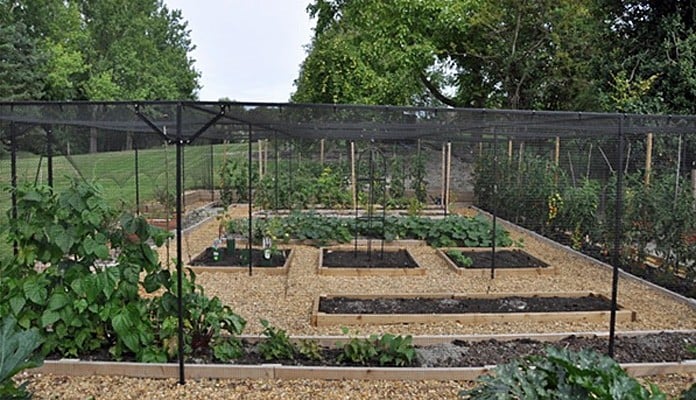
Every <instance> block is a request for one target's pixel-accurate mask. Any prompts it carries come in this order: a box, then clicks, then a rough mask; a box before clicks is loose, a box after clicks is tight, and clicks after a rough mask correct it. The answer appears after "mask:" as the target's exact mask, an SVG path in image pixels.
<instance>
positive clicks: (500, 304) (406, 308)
mask: <svg viewBox="0 0 696 400" xmlns="http://www.w3.org/2000/svg"><path fill="white" fill-rule="evenodd" d="M610 309H611V303H610V301H609V300H608V299H606V298H604V297H601V296H594V295H589V296H584V297H560V296H552V297H522V296H509V297H500V298H488V299H485V298H465V299H458V298H376V299H358V298H350V297H341V296H336V297H322V298H320V300H319V311H320V312H324V313H327V314H468V313H472V314H473V313H485V314H493V313H528V312H572V311H607V310H610Z"/></svg>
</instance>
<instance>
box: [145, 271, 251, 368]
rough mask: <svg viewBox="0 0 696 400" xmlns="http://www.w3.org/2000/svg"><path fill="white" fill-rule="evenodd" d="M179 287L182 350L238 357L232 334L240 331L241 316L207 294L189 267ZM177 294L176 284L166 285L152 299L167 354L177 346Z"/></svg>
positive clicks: (200, 353)
mask: <svg viewBox="0 0 696 400" xmlns="http://www.w3.org/2000/svg"><path fill="white" fill-rule="evenodd" d="M182 288H183V299H182V300H183V303H184V304H186V307H185V308H184V313H183V318H184V326H185V328H186V329H187V333H186V336H185V346H186V348H185V349H184V353H185V354H191V355H194V356H199V355H206V354H209V353H210V351H212V352H213V355H214V356H215V357H216V358H218V359H219V360H220V361H227V360H229V359H232V358H237V357H239V356H241V354H242V351H241V343H240V342H239V341H238V339H237V338H235V336H236V335H239V334H241V333H242V331H243V330H244V327H245V325H246V321H245V320H244V318H242V317H240V316H239V315H237V314H235V313H234V312H233V311H232V309H231V308H230V307H229V306H226V305H223V304H222V302H221V301H220V299H219V298H218V297H213V298H210V297H207V296H206V295H205V292H204V290H203V287H202V286H201V285H199V284H197V283H196V274H195V273H194V272H193V271H192V270H191V269H187V276H184V279H183V281H182ZM177 294H178V290H177V289H176V285H171V284H169V290H168V291H166V292H165V293H163V294H162V296H160V297H157V298H155V299H154V300H153V311H154V312H155V315H156V316H157V320H158V321H163V322H162V324H161V326H160V329H159V337H160V341H161V343H163V349H164V350H165V351H166V352H167V353H168V356H169V357H172V356H173V355H174V354H175V353H176V350H177V348H178V347H177V344H178V343H177V342H176V341H175V338H176V335H177V329H178V325H177V324H175V323H174V322H175V321H176V319H177V315H178V305H177V304H178V303H177ZM223 334H225V335H223Z"/></svg>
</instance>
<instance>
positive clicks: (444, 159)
mask: <svg viewBox="0 0 696 400" xmlns="http://www.w3.org/2000/svg"><path fill="white" fill-rule="evenodd" d="M446 152H447V145H446V144H445V143H443V144H442V180H441V181H440V182H441V183H442V184H441V185H440V202H441V203H442V208H443V209H444V208H445V182H446V181H447V170H446V166H445V164H446V163H447V155H446Z"/></svg>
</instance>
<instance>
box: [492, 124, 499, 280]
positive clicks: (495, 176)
mask: <svg viewBox="0 0 696 400" xmlns="http://www.w3.org/2000/svg"><path fill="white" fill-rule="evenodd" d="M497 194H498V133H497V132H496V131H493V196H492V198H493V202H492V203H493V204H491V211H492V214H493V228H492V229H493V231H492V233H491V279H495V233H496V232H495V231H496V229H497V222H498V217H497V215H496V214H497V213H498V207H497V206H496V202H497V201H498V198H497Z"/></svg>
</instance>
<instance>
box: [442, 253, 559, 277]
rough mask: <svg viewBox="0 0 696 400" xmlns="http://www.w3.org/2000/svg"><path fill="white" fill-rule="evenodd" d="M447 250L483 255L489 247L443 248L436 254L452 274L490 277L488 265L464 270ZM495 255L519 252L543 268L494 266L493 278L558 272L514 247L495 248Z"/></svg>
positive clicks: (551, 266)
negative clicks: (504, 252)
mask: <svg viewBox="0 0 696 400" xmlns="http://www.w3.org/2000/svg"><path fill="white" fill-rule="evenodd" d="M449 250H458V251H464V252H476V253H484V252H489V253H490V251H491V248H490V247H445V248H441V249H437V254H438V256H440V257H441V258H442V259H443V260H445V262H446V263H447V265H448V266H449V267H450V269H452V270H453V271H454V272H456V273H458V274H461V275H466V276H472V277H479V276H481V277H487V276H490V275H491V268H490V264H489V265H474V266H472V267H471V268H464V267H460V266H458V265H457V264H456V263H455V262H454V261H453V260H452V259H451V258H450V257H449V256H448V255H447V251H449ZM495 251H496V253H497V252H503V251H513V252H521V253H522V254H523V255H524V256H527V257H532V258H534V259H536V260H537V261H539V262H540V263H542V264H543V265H545V266H541V267H539V266H529V265H515V266H511V267H509V266H498V265H496V267H495V276H524V275H555V274H557V273H558V270H557V269H556V266H553V265H549V264H548V263H546V262H545V261H543V260H539V259H538V258H537V257H534V256H531V255H529V254H527V253H526V252H524V251H522V250H520V249H517V248H514V247H501V248H496V249H495Z"/></svg>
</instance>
